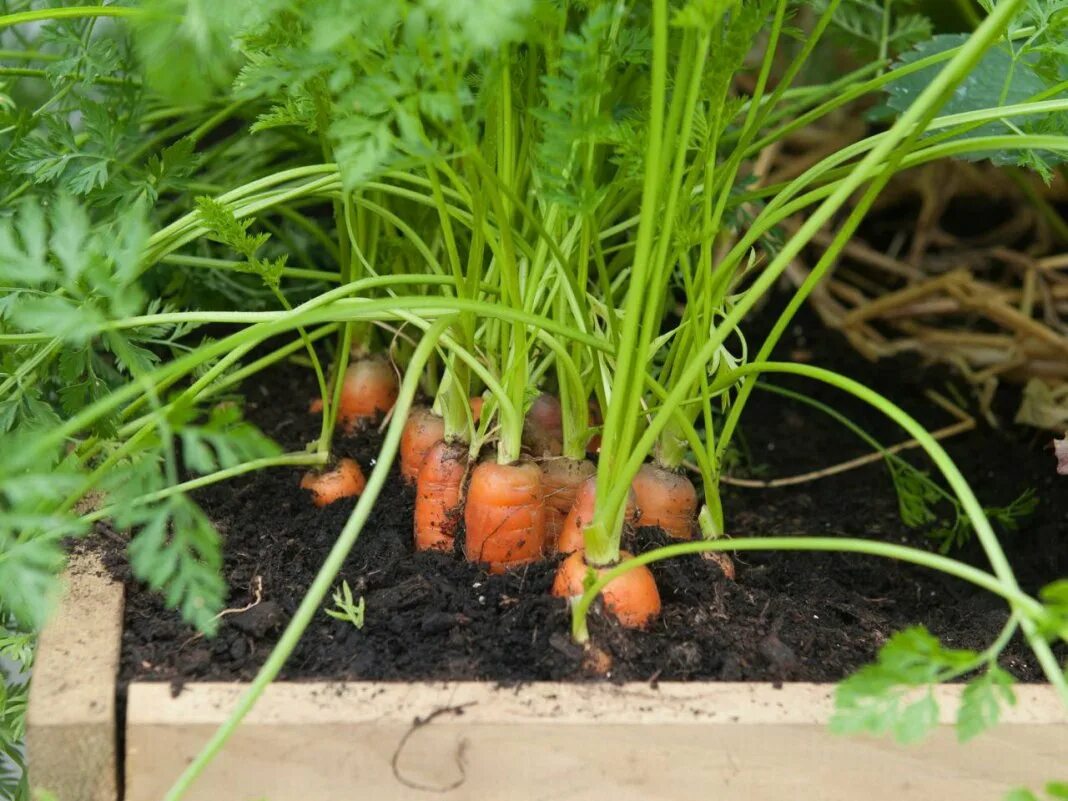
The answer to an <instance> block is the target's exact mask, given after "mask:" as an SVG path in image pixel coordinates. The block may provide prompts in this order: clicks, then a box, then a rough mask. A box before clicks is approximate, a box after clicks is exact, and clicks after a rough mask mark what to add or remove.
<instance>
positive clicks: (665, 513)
mask: <svg viewBox="0 0 1068 801" xmlns="http://www.w3.org/2000/svg"><path fill="white" fill-rule="evenodd" d="M632 486H633V487H634V494H635V495H636V496H637V500H638V511H639V512H640V515H641V516H640V517H639V518H638V525H639V526H659V527H660V528H662V529H664V531H665V532H666V533H667V534H668V536H670V537H672V538H674V539H677V540H688V539H692V538H693V527H694V522H695V520H696V519H697V490H696V489H694V486H693V482H692V481H690V479H689V478H687V477H686V476H685V475H683V474H682V473H674V472H672V471H671V470H665V469H664V468H663V467H658V466H657V465H652V464H644V465H642V469H641V470H639V471H638V475H637V476H635V478H634V484H633V485H632Z"/></svg>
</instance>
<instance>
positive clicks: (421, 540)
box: [415, 440, 467, 551]
mask: <svg viewBox="0 0 1068 801" xmlns="http://www.w3.org/2000/svg"><path fill="white" fill-rule="evenodd" d="M466 473H467V447H466V446H465V445H463V444H460V443H448V442H445V441H444V440H441V441H439V442H437V443H436V444H435V445H433V446H432V447H431V448H430V451H429V452H428V453H427V455H426V458H425V459H424V460H423V464H422V466H421V467H420V468H419V476H418V478H417V480H416V484H415V549H416V550H417V551H427V550H431V549H436V550H443V551H448V550H452V547H453V537H454V535H455V533H456V526H457V524H458V523H459V522H460V511H459V510H460V497H461V494H462V492H463V480H464V475H465V474H466Z"/></svg>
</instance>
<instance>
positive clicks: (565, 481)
mask: <svg viewBox="0 0 1068 801" xmlns="http://www.w3.org/2000/svg"><path fill="white" fill-rule="evenodd" d="M596 472H597V468H596V467H594V466H593V462H590V461H588V460H585V459H583V460H581V461H580V460H577V459H568V458H565V457H560V458H558V459H546V460H545V461H543V462H542V463H541V483H542V489H543V490H544V492H545V552H546V553H547V554H551V553H555V552H556V547H557V540H558V539H559V537H560V532H561V531H562V530H563V528H564V521H565V520H566V519H567V515H568V513H569V512H570V511H571V507H572V506H574V505H575V498H576V497H577V496H578V491H579V487H581V486H582V483H583V482H584V481H585V480H586V479H588V478H589V477H590V476H592V475H593V474H594V473H596Z"/></svg>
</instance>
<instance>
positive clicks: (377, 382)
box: [338, 359, 398, 430]
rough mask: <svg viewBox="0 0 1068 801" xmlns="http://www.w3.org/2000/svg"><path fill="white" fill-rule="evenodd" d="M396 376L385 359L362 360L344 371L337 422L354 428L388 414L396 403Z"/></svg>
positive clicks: (350, 428)
mask: <svg viewBox="0 0 1068 801" xmlns="http://www.w3.org/2000/svg"><path fill="white" fill-rule="evenodd" d="M397 392H398V388H397V376H396V374H395V373H394V372H393V368H392V367H391V366H390V364H389V363H388V362H386V361H385V360H384V359H361V360H360V361H357V362H353V363H352V364H350V365H349V367H348V369H347V370H345V377H344V379H343V380H342V384H341V403H340V404H339V406H340V408H339V409H338V419H339V420H340V421H341V422H342V424H343V425H344V426H345V428H347V429H349V430H352V429H353V428H355V427H357V426H360V425H364V424H366V423H367V422H369V421H372V420H374V419H375V417H377V416H378V415H380V414H385V413H386V412H388V411H389V410H390V409H392V408H393V404H394V403H396V402H397Z"/></svg>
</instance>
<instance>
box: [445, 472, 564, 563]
mask: <svg viewBox="0 0 1068 801" xmlns="http://www.w3.org/2000/svg"><path fill="white" fill-rule="evenodd" d="M464 523H465V524H466V526H467V536H466V540H465V543H464V550H465V553H466V555H467V559H468V561H471V562H486V563H488V564H489V567H490V572H492V573H502V572H504V571H505V570H508V569H509V568H512V567H518V566H520V565H525V564H529V563H530V562H534V561H536V560H538V559H540V558H541V556H542V552H543V550H544V547H545V509H544V506H543V493H542V486H541V470H540V469H538V466H537V465H536V464H534V463H533V462H515V463H513V464H507V465H504V464H497V463H496V462H482V463H481V464H479V465H478V467H476V468H475V469H474V471H473V472H472V473H471V483H470V485H469V486H468V488H467V507H466V509H465V510H464Z"/></svg>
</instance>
